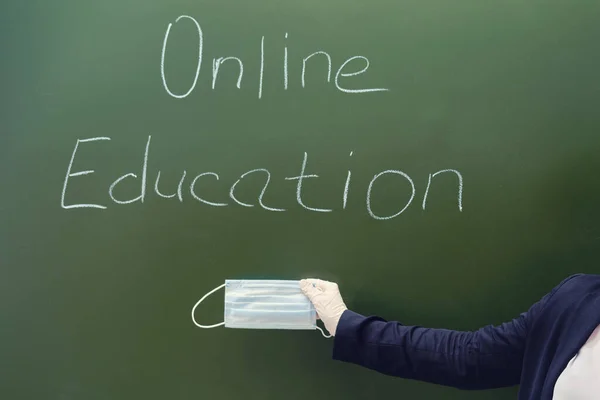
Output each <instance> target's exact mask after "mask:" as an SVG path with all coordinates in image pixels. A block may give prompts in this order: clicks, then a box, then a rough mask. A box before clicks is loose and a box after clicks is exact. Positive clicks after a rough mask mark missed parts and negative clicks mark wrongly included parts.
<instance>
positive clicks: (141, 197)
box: [108, 136, 151, 204]
mask: <svg viewBox="0 0 600 400" xmlns="http://www.w3.org/2000/svg"><path fill="white" fill-rule="evenodd" d="M150 139H151V136H148V141H147V142H146V151H145V152H144V164H143V165H142V187H141V191H140V195H139V196H138V197H136V198H133V199H131V200H117V199H116V198H115V196H114V195H113V191H114V190H115V187H116V186H117V185H118V184H119V183H120V182H121V181H123V180H125V179H126V178H129V177H132V178H137V175H136V174H134V173H132V172H130V173H128V174H125V175H123V176H120V177H119V178H117V180H116V181H114V182H113V184H112V185H110V187H109V188H108V194H109V195H110V198H111V199H112V200H113V201H114V202H115V203H117V204H131V203H134V202H136V201H141V202H142V203H143V202H144V198H145V197H146V175H147V173H148V151H149V149H150Z"/></svg>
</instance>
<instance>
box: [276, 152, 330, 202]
mask: <svg viewBox="0 0 600 400" xmlns="http://www.w3.org/2000/svg"><path fill="white" fill-rule="evenodd" d="M307 158H308V154H306V152H304V161H303V162H302V170H301V171H300V175H299V176H294V177H290V178H285V180H286V181H293V180H296V179H297V180H298V186H297V187H296V200H297V201H298V204H300V205H301V206H302V207H304V208H306V209H307V210H310V211H317V212H330V211H331V210H330V209H327V208H312V207H309V206H307V205H306V204H304V203H303V202H302V180H303V179H304V178H318V177H319V175H304V171H306V159H307Z"/></svg>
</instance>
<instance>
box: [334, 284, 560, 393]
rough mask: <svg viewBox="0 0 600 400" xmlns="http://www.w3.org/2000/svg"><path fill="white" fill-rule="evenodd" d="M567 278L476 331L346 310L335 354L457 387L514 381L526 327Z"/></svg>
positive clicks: (384, 370)
mask: <svg viewBox="0 0 600 400" xmlns="http://www.w3.org/2000/svg"><path fill="white" fill-rule="evenodd" d="M565 281H566V280H565ZM565 281H563V282H561V284H560V285H558V286H557V287H555V288H554V289H553V290H552V291H551V292H550V293H548V294H547V295H546V296H544V298H542V299H541V300H540V301H538V302H537V303H536V304H534V305H533V306H532V307H531V308H530V309H529V310H528V311H527V312H524V313H522V314H521V315H520V316H519V317H517V318H515V319H513V320H512V321H510V322H506V323H503V324H501V325H498V326H492V325H489V326H486V327H483V328H481V329H479V330H477V331H474V332H473V331H465V332H462V331H453V330H447V329H431V328H424V327H420V326H404V325H402V324H400V323H398V322H388V321H385V320H384V319H382V318H379V317H375V316H371V317H365V316H362V315H360V314H357V313H355V312H352V311H350V310H347V311H345V312H344V314H343V315H342V317H341V319H340V322H339V324H338V327H337V329H336V335H335V339H334V346H333V358H334V359H336V360H340V361H346V362H350V363H354V364H358V365H361V366H364V367H367V368H370V369H373V370H376V371H379V372H381V373H383V374H387V375H392V376H397V377H402V378H406V379H415V380H419V381H424V382H430V383H436V384H440V385H445V386H451V387H455V388H460V389H493V388H499V387H506V386H513V385H517V384H519V380H520V376H521V369H522V365H523V357H524V351H525V342H526V338H527V332H528V329H529V327H530V326H531V324H532V323H533V321H534V320H535V318H536V316H537V315H538V314H539V313H540V311H541V310H542V309H543V308H544V306H545V305H546V303H547V302H548V301H549V300H550V298H551V297H552V296H553V295H554V293H555V292H556V291H557V290H558V288H559V287H560V286H561V285H562V284H563V283H564V282H565Z"/></svg>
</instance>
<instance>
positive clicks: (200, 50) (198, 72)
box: [160, 15, 204, 99]
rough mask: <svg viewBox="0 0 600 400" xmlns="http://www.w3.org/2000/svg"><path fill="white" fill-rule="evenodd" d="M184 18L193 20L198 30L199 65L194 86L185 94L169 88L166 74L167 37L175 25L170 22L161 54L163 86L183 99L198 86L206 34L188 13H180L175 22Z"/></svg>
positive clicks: (173, 95) (173, 94)
mask: <svg viewBox="0 0 600 400" xmlns="http://www.w3.org/2000/svg"><path fill="white" fill-rule="evenodd" d="M182 18H187V19H190V20H192V22H193V23H194V25H196V29H197V30H198V65H197V66H196V76H194V82H193V83H192V86H191V87H190V89H189V90H188V91H187V92H186V93H185V94H175V93H173V92H171V91H170V90H169V86H168V85H167V77H166V76H165V53H166V51H167V39H169V32H170V31H171V26H172V25H173V24H171V23H169V26H168V27H167V32H166V33H165V38H164V40H163V47H162V53H161V55H160V76H161V77H162V82H163V86H164V87H165V90H166V91H167V93H169V94H170V95H171V96H172V97H175V98H176V99H182V98H184V97H187V96H188V95H189V94H190V93H191V92H192V90H194V88H195V87H196V82H197V81H198V75H200V67H201V65H202V44H203V42H204V36H203V35H202V28H200V24H199V23H198V21H196V20H195V19H194V18H192V17H190V16H188V15H180V16H179V17H177V19H176V20H175V22H176V23H177V22H179V20H180V19H182Z"/></svg>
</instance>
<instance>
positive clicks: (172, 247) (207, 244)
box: [0, 0, 600, 400]
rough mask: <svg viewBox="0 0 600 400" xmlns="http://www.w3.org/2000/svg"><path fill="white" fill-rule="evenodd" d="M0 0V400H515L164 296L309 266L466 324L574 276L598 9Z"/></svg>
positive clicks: (582, 219)
mask: <svg viewBox="0 0 600 400" xmlns="http://www.w3.org/2000/svg"><path fill="white" fill-rule="evenodd" d="M1 7H2V9H1V12H0V15H1V17H0V19H1V21H2V23H1V24H0V33H1V35H0V36H1V38H2V39H1V41H2V44H3V46H2V63H1V66H0V70H1V71H2V78H3V80H2V91H1V95H0V96H1V99H2V104H1V107H0V116H1V118H0V120H1V121H2V125H1V126H2V128H1V133H0V184H1V188H2V196H1V198H0V245H1V247H0V272H1V276H0V294H1V296H0V299H1V300H0V322H1V324H0V398H3V399H15V400H17V399H26V400H29V399H35V400H38V399H44V400H75V399H76V400H81V399H85V400H104V399H110V400H125V399H127V400H130V399H145V400H159V399H161V400H162V399H173V400H176V399H177V400H188V399H199V398H200V399H204V398H206V399H234V398H245V399H277V400H279V399H366V398H368V399H378V398H384V397H385V398H389V397H390V395H393V396H394V397H396V396H398V397H401V398H406V399H409V398H410V399H432V398H435V399H478V400H479V399H494V400H497V399H514V398H515V395H516V391H517V388H508V389H502V390H495V391H490V392H461V391H458V390H454V389H450V388H445V387H441V386H435V385H430V384H423V383H419V382H412V381H406V380H401V379H395V378H391V377H386V376H383V375H380V374H377V373H375V372H372V371H369V370H366V369H363V368H360V367H357V366H354V365H349V364H343V363H339V362H335V361H332V360H331V349H332V340H327V339H324V338H323V337H321V335H320V334H319V333H318V332H316V331H294V332H290V331H264V330H238V329H225V328H222V327H220V328H215V329H211V330H203V329H199V328H197V327H196V326H195V325H194V324H193V322H192V319H191V317H190V311H191V308H192V306H193V305H194V303H195V302H196V301H197V300H198V299H199V298H200V297H201V296H202V295H203V294H205V293H206V292H208V291H209V290H211V289H212V288H214V287H216V286H218V285H221V284H222V283H223V282H224V281H225V279H241V278H248V279H251V278H273V279H300V278H303V277H317V278H322V279H328V280H333V281H336V282H338V284H339V285H340V288H341V290H342V294H343V296H344V299H345V301H346V303H347V304H348V306H349V307H350V308H351V309H353V310H354V311H357V312H360V313H363V314H368V315H373V314H375V315H379V316H381V317H384V318H386V319H390V320H399V321H402V322H403V323H405V324H414V325H424V326H431V327H444V328H451V329H464V330H472V329H477V328H479V327H481V326H483V325H487V324H496V323H501V322H503V321H505V320H507V319H510V318H513V317H515V316H516V315H518V313H520V312H522V311H524V310H525V309H527V308H528V307H529V306H530V305H531V304H532V303H533V302H534V301H536V300H538V299H539V298H540V297H541V296H542V295H543V294H545V293H546V292H547V291H548V290H550V289H551V288H552V287H553V286H554V285H556V284H557V283H558V282H559V281H560V280H562V279H564V278H565V277H566V276H567V275H569V274H571V273H575V272H589V273H598V272H600V266H599V265H598V259H599V257H600V177H599V176H600V175H599V172H600V156H599V154H600V112H599V109H600V50H599V47H598V43H599V40H600V24H598V20H599V18H600V3H598V2H594V1H585V0H571V1H566V0H546V1H527V2H523V1H516V0H509V1H495V2H489V1H481V0H455V1H447V0H398V1H384V0H371V1H350V2H348V1H344V2H342V1H323V0H319V1H312V0H309V1H273V0H256V1H217V0H210V1H208V0H198V1H183V0H169V1H166V0H150V1H141V0H119V1H117V0H105V1H95V2H90V1H79V0H77V1H76V0H56V1H23V0H18V1H17V0H12V1H10V0H9V1H8V2H7V1H4V2H3V3H2V6H1ZM159 176H160V178H159ZM499 299H502V300H499ZM196 318H197V319H198V320H199V321H201V322H202V323H205V324H213V323H218V322H221V321H222V319H223V297H222V292H221V294H216V295H215V296H213V297H211V298H209V299H207V301H206V302H205V303H203V304H202V306H201V307H199V309H198V311H197V313H196Z"/></svg>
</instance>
